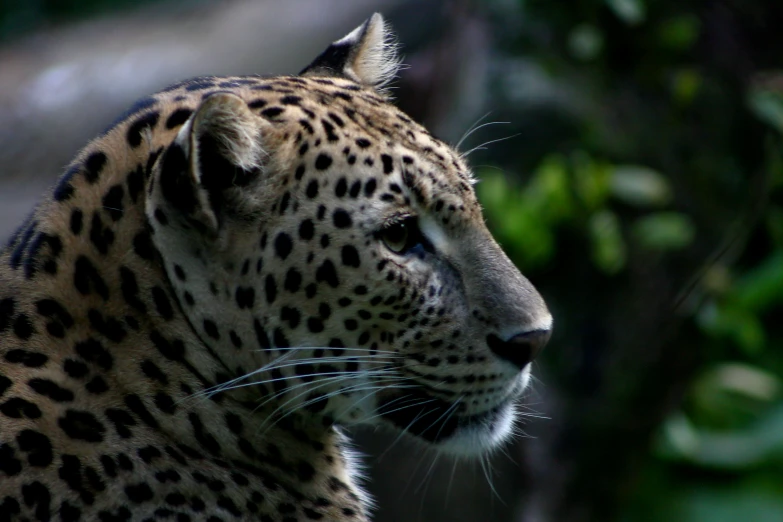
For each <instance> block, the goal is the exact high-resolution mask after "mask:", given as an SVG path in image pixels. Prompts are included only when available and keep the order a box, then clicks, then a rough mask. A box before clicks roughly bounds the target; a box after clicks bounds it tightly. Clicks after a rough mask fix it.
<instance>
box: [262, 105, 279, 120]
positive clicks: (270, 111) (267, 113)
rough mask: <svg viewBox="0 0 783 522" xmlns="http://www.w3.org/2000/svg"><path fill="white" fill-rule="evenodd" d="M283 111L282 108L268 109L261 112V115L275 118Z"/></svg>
mask: <svg viewBox="0 0 783 522" xmlns="http://www.w3.org/2000/svg"><path fill="white" fill-rule="evenodd" d="M284 110H285V109H283V108H282V107H269V108H268V109H264V110H263V111H261V114H262V115H263V116H265V117H267V118H274V117H275V116H280V114H281V113H282V112H283V111H284Z"/></svg>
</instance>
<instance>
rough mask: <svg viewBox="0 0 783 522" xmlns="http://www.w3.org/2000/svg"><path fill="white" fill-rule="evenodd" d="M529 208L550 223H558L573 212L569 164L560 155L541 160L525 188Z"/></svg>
mask: <svg viewBox="0 0 783 522" xmlns="http://www.w3.org/2000/svg"><path fill="white" fill-rule="evenodd" d="M524 198H525V203H526V204H527V206H528V208H530V209H531V210H532V211H533V212H535V213H536V214H537V215H539V216H540V217H541V218H542V219H544V220H545V221H546V222H548V223H558V222H561V221H563V220H565V219H567V218H568V217H569V216H571V215H572V214H573V211H574V201H573V197H572V195H571V180H570V179H569V176H568V165H567V164H566V161H565V159H563V158H562V157H560V156H550V157H548V158H546V159H544V161H542V162H541V164H540V165H539V167H538V168H537V169H536V171H535V173H534V174H533V178H532V179H531V180H530V183H529V184H528V185H527V187H526V188H525V190H524Z"/></svg>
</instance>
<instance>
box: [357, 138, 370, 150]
mask: <svg viewBox="0 0 783 522" xmlns="http://www.w3.org/2000/svg"><path fill="white" fill-rule="evenodd" d="M356 145H357V146H358V147H359V148H360V149H366V148H367V147H369V146H370V140H368V139H366V138H358V139H357V140H356Z"/></svg>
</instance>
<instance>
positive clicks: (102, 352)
mask: <svg viewBox="0 0 783 522" xmlns="http://www.w3.org/2000/svg"><path fill="white" fill-rule="evenodd" d="M74 351H76V354H77V355H78V356H79V357H81V358H82V359H84V360H85V361H87V362H93V363H95V364H97V365H98V366H100V367H101V368H103V369H104V370H110V369H111V367H112V366H113V365H114V357H112V355H111V354H110V353H109V352H108V350H106V348H104V347H103V345H102V344H101V343H100V341H97V340H95V339H93V338H88V339H86V340H84V341H81V342H78V343H76V345H75V346H74Z"/></svg>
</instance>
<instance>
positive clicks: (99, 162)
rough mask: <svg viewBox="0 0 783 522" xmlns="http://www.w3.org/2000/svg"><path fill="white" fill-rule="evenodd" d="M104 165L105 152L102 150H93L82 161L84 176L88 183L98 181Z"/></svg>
mask: <svg viewBox="0 0 783 522" xmlns="http://www.w3.org/2000/svg"><path fill="white" fill-rule="evenodd" d="M105 165H106V154H104V153H103V152H93V153H92V154H90V155H89V156H88V157H87V159H86V160H85V161H84V170H83V171H82V172H83V173H84V178H85V179H86V180H87V182H88V183H90V184H94V183H95V182H96V181H98V177H99V176H100V175H101V171H102V170H103V167H104V166H105Z"/></svg>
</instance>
